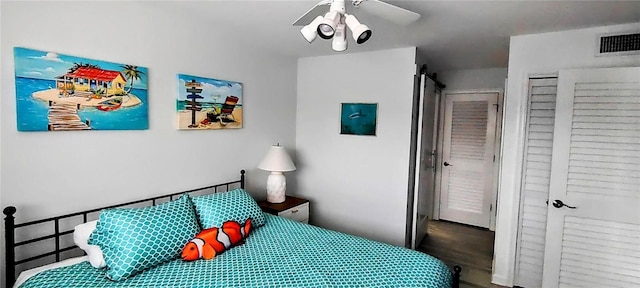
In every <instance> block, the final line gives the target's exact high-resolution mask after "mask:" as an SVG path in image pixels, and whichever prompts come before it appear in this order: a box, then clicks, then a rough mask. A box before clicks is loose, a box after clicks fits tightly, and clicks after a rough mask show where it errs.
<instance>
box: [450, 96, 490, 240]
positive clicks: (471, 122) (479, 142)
mask: <svg viewBox="0 0 640 288" xmlns="http://www.w3.org/2000/svg"><path fill="white" fill-rule="evenodd" d="M497 100H498V93H495V92H490V93H456V94H449V93H447V94H445V114H444V135H443V143H444V144H443V149H442V150H443V151H442V161H441V162H442V163H441V164H442V167H441V169H442V170H441V171H442V172H441V175H442V179H441V184H440V187H441V190H440V193H441V194H440V219H443V220H449V221H454V222H458V223H464V224H469V225H474V226H480V227H485V228H488V227H489V224H490V220H491V209H492V207H491V206H492V205H491V203H492V199H493V191H492V186H493V161H494V159H495V158H494V142H495V128H496V114H497Z"/></svg>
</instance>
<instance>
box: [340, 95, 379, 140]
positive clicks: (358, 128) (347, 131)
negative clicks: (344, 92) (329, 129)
mask: <svg viewBox="0 0 640 288" xmlns="http://www.w3.org/2000/svg"><path fill="white" fill-rule="evenodd" d="M377 122H378V103H342V112H341V116H340V134H344V135H360V136H376V126H377Z"/></svg>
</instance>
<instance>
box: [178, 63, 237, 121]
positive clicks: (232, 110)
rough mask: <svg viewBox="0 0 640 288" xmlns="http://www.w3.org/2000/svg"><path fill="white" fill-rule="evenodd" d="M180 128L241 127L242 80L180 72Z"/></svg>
mask: <svg viewBox="0 0 640 288" xmlns="http://www.w3.org/2000/svg"><path fill="white" fill-rule="evenodd" d="M176 109H177V112H178V115H177V119H178V129H181V130H211V129H238V128H242V83H239V82H234V81H227V80H218V79H212V78H204V77H199V76H191V75H184V74H178V101H177V103H176Z"/></svg>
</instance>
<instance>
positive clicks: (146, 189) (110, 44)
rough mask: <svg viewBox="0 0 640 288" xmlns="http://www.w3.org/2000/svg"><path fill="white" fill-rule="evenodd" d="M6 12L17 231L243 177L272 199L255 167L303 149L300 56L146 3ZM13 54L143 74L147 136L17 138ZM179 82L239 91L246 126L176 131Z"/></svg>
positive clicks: (9, 196) (47, 5)
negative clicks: (28, 51)
mask: <svg viewBox="0 0 640 288" xmlns="http://www.w3.org/2000/svg"><path fill="white" fill-rule="evenodd" d="M1 5H2V6H1V21H2V22H1V24H2V25H1V27H2V28H1V35H2V46H1V58H0V59H1V61H2V68H1V69H2V70H1V71H2V78H1V82H0V83H1V95H2V106H1V107H0V115H1V117H2V118H1V126H0V127H1V129H2V138H1V141H0V143H1V149H2V150H1V151H0V152H1V153H2V163H1V166H0V167H1V169H2V170H1V171H2V174H1V175H0V179H1V180H2V182H1V187H0V189H1V191H2V195H1V197H2V199H1V200H2V203H1V204H0V207H4V206H7V205H15V206H17V207H18V214H17V221H18V222H23V221H27V220H31V219H37V218H41V217H47V216H54V215H59V214H61V213H65V212H73V211H79V210H84V209H88V208H95V207H100V206H103V205H107V204H115V203H121V202H123V201H128V200H134V199H141V198H144V197H148V196H156V195H161V194H165V193H170V192H177V191H180V190H182V189H187V188H195V187H201V186H205V185H208V184H214V183H218V182H222V181H228V180H233V179H238V177H239V170H240V169H246V170H247V172H248V190H249V191H250V192H252V194H254V195H255V196H256V197H258V198H264V197H265V195H264V194H265V192H264V189H265V188H264V187H265V183H266V178H267V172H264V171H260V170H257V169H256V168H255V167H256V166H257V165H258V163H259V161H260V160H261V159H262V157H263V156H264V154H265V153H266V151H267V149H268V147H269V146H270V145H271V144H275V143H276V142H279V143H281V144H282V145H283V146H285V147H293V146H294V144H295V121H296V118H295V117H296V116H295V114H296V91H295V89H296V86H295V84H294V83H295V82H296V69H297V67H296V65H297V63H296V59H293V58H285V57H283V56H279V55H273V54H270V53H267V52H264V51H262V50H260V49H259V47H256V46H255V45H250V44H244V43H241V42H238V41H236V40H234V39H230V38H231V37H230V35H228V34H222V33H227V32H224V30H225V29H215V28H211V27H215V25H212V24H211V23H205V22H202V21H200V20H199V19H197V18H192V17H189V16H188V14H187V13H184V12H181V11H179V12H180V14H178V12H176V13H175V14H170V12H168V11H167V12H162V11H160V10H156V9H154V8H153V5H150V4H146V3H131V2H118V3H117V4H116V3H114V2H91V3H89V2H65V4H61V3H58V2H54V3H52V2H26V3H21V2H5V1H3V2H2V4H1ZM231 32H232V31H230V32H228V33H231ZM194 39H196V41H194ZM13 47H27V48H33V49H39V50H45V51H54V52H58V53H62V54H68V55H74V56H81V57H86V58H92V59H100V60H106V61H112V62H116V63H126V64H134V65H139V66H144V67H147V68H148V69H149V70H148V72H149V90H148V93H149V130H139V131H80V132H71V131H65V132H17V129H16V112H15V107H16V101H15V92H14V91H15V90H14V89H15V85H14V72H13V70H14V66H13V50H12V49H13ZM177 73H187V74H193V75H200V76H205V77H211V78H221V79H228V80H234V81H239V82H242V83H243V85H244V95H243V97H244V98H243V104H244V108H245V110H244V128H242V129H238V130H228V131H177V130H176V125H175V114H176V110H175V109H176V108H175V105H176V104H175V101H176V100H175V99H176V93H177V86H176V85H177V80H176V74H177ZM194 150H195V151H194ZM291 178H293V177H291ZM1 239H4V237H1ZM3 249H4V248H3ZM2 251H4V250H2ZM0 254H2V255H4V253H0ZM0 258H3V259H2V260H4V256H2V257H0ZM0 268H1V270H2V272H3V273H4V266H3V267H0Z"/></svg>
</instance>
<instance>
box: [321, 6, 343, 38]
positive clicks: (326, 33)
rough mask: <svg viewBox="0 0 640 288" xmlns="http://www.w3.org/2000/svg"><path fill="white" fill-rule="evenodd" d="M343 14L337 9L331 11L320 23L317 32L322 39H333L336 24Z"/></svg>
mask: <svg viewBox="0 0 640 288" xmlns="http://www.w3.org/2000/svg"><path fill="white" fill-rule="evenodd" d="M340 16H341V14H340V13H338V12H337V11H329V12H327V14H326V15H325V16H324V19H322V22H321V23H320V24H319V25H318V30H317V33H318V35H320V38H322V39H331V37H333V34H335V32H336V26H337V25H338V23H339V22H340Z"/></svg>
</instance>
